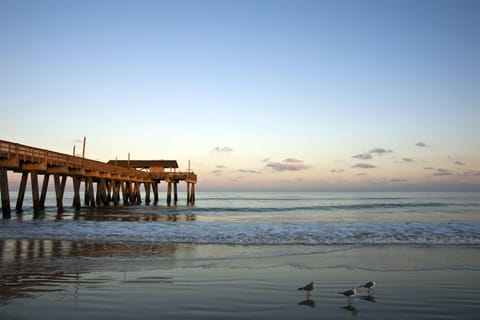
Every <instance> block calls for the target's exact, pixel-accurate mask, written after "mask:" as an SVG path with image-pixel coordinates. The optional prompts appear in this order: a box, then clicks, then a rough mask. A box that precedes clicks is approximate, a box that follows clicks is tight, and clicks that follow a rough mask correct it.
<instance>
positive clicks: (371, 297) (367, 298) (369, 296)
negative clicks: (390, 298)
mask: <svg viewBox="0 0 480 320" xmlns="http://www.w3.org/2000/svg"><path fill="white" fill-rule="evenodd" d="M360 299H361V300H364V301H368V302H372V303H375V302H377V298H376V297H375V296H372V295H368V296H361V297H360Z"/></svg>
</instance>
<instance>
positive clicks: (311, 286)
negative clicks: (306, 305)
mask: <svg viewBox="0 0 480 320" xmlns="http://www.w3.org/2000/svg"><path fill="white" fill-rule="evenodd" d="M314 288H315V287H314V286H313V282H310V283H309V284H307V285H306V286H305V287H301V288H298V290H303V291H307V293H310V292H311V291H312V290H313V289H314Z"/></svg>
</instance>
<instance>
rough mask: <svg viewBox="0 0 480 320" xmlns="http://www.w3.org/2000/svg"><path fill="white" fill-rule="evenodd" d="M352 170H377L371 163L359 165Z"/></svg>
mask: <svg viewBox="0 0 480 320" xmlns="http://www.w3.org/2000/svg"><path fill="white" fill-rule="evenodd" d="M352 168H359V169H373V168H376V166H374V165H373V164H369V163H357V164H355V165H353V166H352Z"/></svg>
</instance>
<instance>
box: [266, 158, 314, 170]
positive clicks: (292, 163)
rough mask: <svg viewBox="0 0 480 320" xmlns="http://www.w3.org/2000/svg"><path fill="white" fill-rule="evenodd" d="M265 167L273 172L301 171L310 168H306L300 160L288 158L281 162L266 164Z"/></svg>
mask: <svg viewBox="0 0 480 320" xmlns="http://www.w3.org/2000/svg"><path fill="white" fill-rule="evenodd" d="M267 167H270V168H272V169H273V170H274V171H279V172H282V171H301V170H307V169H310V168H311V167H310V166H307V165H306V164H304V163H303V161H302V160H298V159H293V158H288V159H285V160H283V161H282V162H268V164H267Z"/></svg>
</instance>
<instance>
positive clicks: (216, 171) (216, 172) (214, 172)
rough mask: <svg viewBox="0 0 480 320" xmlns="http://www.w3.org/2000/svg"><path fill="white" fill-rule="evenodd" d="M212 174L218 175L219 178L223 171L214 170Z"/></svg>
mask: <svg viewBox="0 0 480 320" xmlns="http://www.w3.org/2000/svg"><path fill="white" fill-rule="evenodd" d="M211 173H213V174H216V175H217V176H219V175H221V174H222V173H223V171H222V170H213V171H212V172H211Z"/></svg>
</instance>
